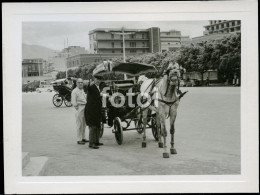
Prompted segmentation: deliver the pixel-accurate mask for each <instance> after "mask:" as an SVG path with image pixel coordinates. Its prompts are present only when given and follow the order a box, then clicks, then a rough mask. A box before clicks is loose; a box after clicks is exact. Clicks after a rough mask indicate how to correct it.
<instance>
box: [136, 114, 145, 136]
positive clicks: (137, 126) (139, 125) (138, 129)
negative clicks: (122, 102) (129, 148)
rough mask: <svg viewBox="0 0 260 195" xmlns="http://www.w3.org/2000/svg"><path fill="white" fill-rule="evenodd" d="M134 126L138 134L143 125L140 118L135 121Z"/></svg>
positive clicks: (141, 130)
mask: <svg viewBox="0 0 260 195" xmlns="http://www.w3.org/2000/svg"><path fill="white" fill-rule="evenodd" d="M135 128H136V131H137V132H138V133H140V134H141V133H143V132H144V125H143V120H142V118H140V119H138V120H137V121H135Z"/></svg>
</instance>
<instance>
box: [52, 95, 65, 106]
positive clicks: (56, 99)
mask: <svg viewBox="0 0 260 195" xmlns="http://www.w3.org/2000/svg"><path fill="white" fill-rule="evenodd" d="M62 102H63V98H62V96H61V95H60V94H55V95H54V96H53V98H52V103H53V105H54V106H56V107H60V106H61V105H62Z"/></svg>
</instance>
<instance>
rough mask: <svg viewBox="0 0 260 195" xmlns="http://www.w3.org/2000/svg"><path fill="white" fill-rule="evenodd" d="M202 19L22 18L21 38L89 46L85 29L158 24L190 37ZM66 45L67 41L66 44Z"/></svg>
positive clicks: (46, 44)
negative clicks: (33, 20) (105, 20)
mask: <svg viewBox="0 0 260 195" xmlns="http://www.w3.org/2000/svg"><path fill="white" fill-rule="evenodd" d="M208 24H209V21H208V20H203V21H165V22H164V21H159V22H158V21H156V22H153V21H145V22H142V21H131V22H129V21H122V22H118V21H116V22H113V21H111V22H89V21H88V22H23V24H22V42H23V43H25V44H28V45H40V46H44V47H48V48H50V49H54V50H61V49H63V48H64V42H67V39H68V45H69V46H82V47H85V48H86V49H87V50H88V49H89V36H88V33H89V31H91V30H94V29H95V28H121V27H122V26H124V27H125V28H130V29H132V28H133V29H136V28H137V29H147V28H151V27H159V28H160V30H161V31H169V30H173V29H175V30H179V31H181V33H182V35H183V36H190V38H193V37H197V36H202V35H203V31H204V26H205V25H208ZM65 46H66V45H65Z"/></svg>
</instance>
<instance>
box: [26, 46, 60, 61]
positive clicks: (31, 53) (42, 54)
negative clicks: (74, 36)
mask: <svg viewBox="0 0 260 195" xmlns="http://www.w3.org/2000/svg"><path fill="white" fill-rule="evenodd" d="M55 52H56V51H55V50H53V49H50V48H47V47H43V46H39V45H27V44H24V43H23V47H22V57H23V59H30V58H43V59H45V60H47V59H48V57H53V56H55V55H56V53H55Z"/></svg>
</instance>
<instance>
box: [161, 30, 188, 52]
mask: <svg viewBox="0 0 260 195" xmlns="http://www.w3.org/2000/svg"><path fill="white" fill-rule="evenodd" d="M160 39H161V40H160V41H161V50H162V52H164V51H173V50H176V49H178V48H179V47H181V46H182V45H185V44H189V43H191V39H190V37H189V36H182V35H181V31H177V30H170V31H163V32H161V33H160Z"/></svg>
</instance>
